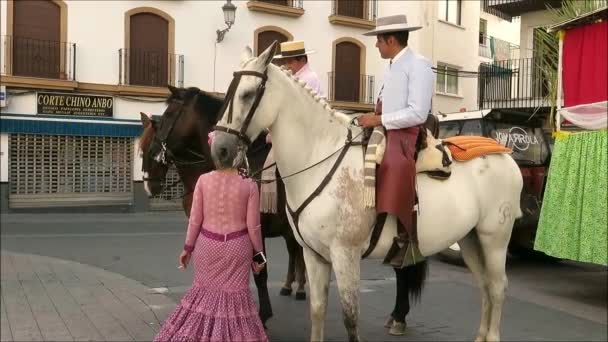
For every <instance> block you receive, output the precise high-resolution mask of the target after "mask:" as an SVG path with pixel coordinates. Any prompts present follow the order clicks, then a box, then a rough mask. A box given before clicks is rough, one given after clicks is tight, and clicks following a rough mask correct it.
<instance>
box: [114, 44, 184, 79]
mask: <svg viewBox="0 0 608 342" xmlns="http://www.w3.org/2000/svg"><path fill="white" fill-rule="evenodd" d="M118 63H119V64H118V66H119V73H118V77H119V81H118V84H120V85H136V86H146V87H166V86H167V85H168V84H170V85H172V86H176V87H183V85H184V55H177V54H172V53H166V52H164V51H148V50H139V49H120V50H118Z"/></svg>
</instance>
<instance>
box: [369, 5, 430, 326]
mask: <svg viewBox="0 0 608 342" xmlns="http://www.w3.org/2000/svg"><path fill="white" fill-rule="evenodd" d="M420 28H421V27H420V26H410V25H409V24H408V22H407V18H406V16H405V15H393V16H388V17H383V18H378V19H377V21H376V28H375V29H374V30H372V31H369V32H366V33H364V35H367V36H376V39H377V40H376V47H377V48H378V50H379V52H380V55H381V57H382V58H383V59H389V60H390V63H389V66H388V69H387V71H386V73H385V75H384V82H383V85H382V87H381V90H380V93H379V95H378V102H377V105H376V112H375V113H367V114H364V115H361V116H360V117H359V118H358V122H359V124H360V125H361V126H363V127H366V128H372V127H375V126H380V125H382V126H384V128H386V138H387V144H386V151H385V154H384V158H383V161H382V164H381V165H380V166H379V167H378V178H377V184H376V191H377V195H376V198H377V202H376V210H377V212H378V214H380V215H386V214H391V215H395V216H396V217H397V218H398V220H397V221H398V225H399V228H398V237H396V238H395V241H394V243H393V247H392V248H391V250H390V251H389V254H388V255H387V256H386V258H385V260H384V263H385V264H390V265H391V266H393V267H394V268H395V272H396V274H397V303H396V304H395V310H394V311H393V313H392V314H391V317H389V320H388V321H387V324H386V326H387V327H390V328H391V329H390V331H389V333H390V334H392V335H403V334H404V333H405V327H406V325H405V316H406V315H407V313H408V312H409V301H408V293H407V292H408V291H409V290H408V285H407V283H408V282H409V281H410V279H404V277H407V276H406V275H405V274H406V272H407V271H406V268H407V266H412V265H414V264H416V263H419V262H420V261H423V260H424V258H423V257H422V255H421V254H420V251H419V249H418V241H417V236H416V229H415V228H416V221H415V219H416V215H417V213H416V212H414V211H413V210H414V206H415V204H416V163H415V152H416V140H417V138H418V132H419V130H420V129H423V127H422V126H423V125H424V123H425V122H426V119H427V117H428V114H429V112H430V109H431V99H432V96H433V90H434V84H435V75H434V73H433V70H432V68H431V67H432V64H431V62H430V61H429V60H428V59H426V58H425V57H423V56H421V55H419V54H418V53H416V52H414V51H413V50H412V49H411V48H409V47H408V46H407V41H408V38H409V32H410V31H415V30H418V29H420ZM412 256H414V257H412ZM404 291H405V292H404ZM404 293H405V295H404Z"/></svg>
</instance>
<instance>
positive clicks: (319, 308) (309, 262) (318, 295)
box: [304, 248, 331, 341]
mask: <svg viewBox="0 0 608 342" xmlns="http://www.w3.org/2000/svg"><path fill="white" fill-rule="evenodd" d="M304 259H305V260H306V266H307V267H306V272H307V273H308V280H309V281H310V320H311V323H312V327H311V329H310V340H311V341H323V334H324V328H325V311H326V310H327V300H328V298H327V297H328V292H329V280H330V275H331V265H330V264H327V263H325V261H324V260H322V259H321V258H320V257H319V256H317V255H316V254H315V252H313V251H312V250H310V249H308V248H306V249H304Z"/></svg>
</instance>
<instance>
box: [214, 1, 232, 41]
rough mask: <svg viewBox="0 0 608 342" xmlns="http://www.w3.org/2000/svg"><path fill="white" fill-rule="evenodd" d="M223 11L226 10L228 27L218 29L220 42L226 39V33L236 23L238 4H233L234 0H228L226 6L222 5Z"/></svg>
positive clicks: (225, 18) (225, 20)
mask: <svg viewBox="0 0 608 342" xmlns="http://www.w3.org/2000/svg"><path fill="white" fill-rule="evenodd" d="M222 11H223V12H224V22H225V23H226V26H227V27H226V28H225V29H223V30H217V31H216V33H217V40H216V42H217V43H220V42H221V41H222V40H224V35H226V32H228V31H229V30H230V28H231V27H232V25H233V24H234V17H235V13H236V6H235V5H234V4H232V0H226V3H225V4H224V6H222Z"/></svg>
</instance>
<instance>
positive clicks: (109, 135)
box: [0, 0, 511, 211]
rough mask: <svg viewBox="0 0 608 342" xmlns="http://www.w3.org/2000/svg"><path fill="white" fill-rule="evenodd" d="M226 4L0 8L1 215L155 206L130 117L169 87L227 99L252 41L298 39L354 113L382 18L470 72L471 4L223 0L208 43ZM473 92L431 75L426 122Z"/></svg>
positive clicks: (176, 0) (376, 81)
mask: <svg viewBox="0 0 608 342" xmlns="http://www.w3.org/2000/svg"><path fill="white" fill-rule="evenodd" d="M225 3H226V1H225V0H220V1H181V0H166V1H158V0H150V1H69V0H65V1H62V0H40V1H24V0H1V1H0V12H1V17H0V34H1V36H2V42H1V43H2V45H1V46H2V52H1V53H0V59H1V61H0V66H1V68H2V69H1V70H0V71H1V76H2V79H1V85H2V86H4V87H5V90H6V103H5V104H4V105H3V107H2V108H1V110H2V111H1V115H0V120H1V125H0V128H1V130H0V152H1V153H0V165H1V167H0V190H2V191H1V194H0V205H1V207H2V209H6V210H30V209H32V208H43V209H44V208H46V209H48V208H66V207H67V208H91V207H92V208H94V209H95V210H97V209H99V210H102V209H100V208H103V210H119V211H139V210H147V209H148V208H150V206H151V201H150V200H148V199H147V197H146V196H145V195H144V191H143V186H142V183H141V181H142V173H141V160H140V157H139V151H138V148H137V137H138V135H139V134H140V133H141V123H140V122H139V113H140V112H145V113H150V114H157V115H160V114H162V112H163V111H164V109H165V104H164V100H165V98H166V96H167V95H168V90H167V88H166V85H167V84H171V85H174V86H178V87H182V86H183V87H190V86H196V87H198V88H200V89H202V90H204V91H208V92H216V93H224V92H225V90H226V89H227V87H228V85H229V83H230V81H231V79H232V72H233V71H234V70H235V69H237V68H238V62H239V56H240V52H241V51H242V49H243V48H244V47H245V46H247V45H248V46H250V47H252V48H253V49H254V53H256V54H257V53H259V52H261V51H260V50H262V49H263V48H264V47H265V46H268V44H269V43H270V42H271V41H273V40H275V39H277V40H303V41H305V43H306V48H307V49H313V50H316V51H317V53H316V54H313V55H310V56H309V62H310V64H311V67H312V69H313V70H314V71H316V72H317V74H318V75H319V77H320V80H321V84H322V88H323V92H324V93H325V94H326V95H327V96H328V98H329V100H330V101H331V103H332V104H333V105H334V106H335V107H337V108H341V109H344V110H351V111H358V112H366V111H371V110H373V107H374V101H375V96H376V93H377V91H378V90H379V88H380V87H379V85H380V84H381V82H382V74H383V72H384V70H385V68H386V65H387V61H385V60H382V59H381V58H380V57H379V54H378V51H377V49H376V48H375V38H374V37H365V36H363V35H362V33H363V32H365V31H367V30H369V29H371V28H373V27H374V20H375V18H376V17H377V16H386V15H393V14H406V15H407V17H408V20H409V21H410V22H411V23H412V24H413V25H420V26H422V27H423V28H422V29H421V30H419V31H416V32H414V33H412V34H411V35H410V44H409V45H410V47H411V48H413V49H415V50H417V51H419V52H420V53H421V54H423V55H425V56H426V57H428V58H429V59H431V60H432V61H433V64H434V65H435V66H438V68H439V70H448V69H450V70H451V69H454V70H466V71H475V70H477V68H478V66H479V61H480V57H479V23H480V17H481V16H483V15H485V14H483V12H482V10H481V6H480V5H479V3H478V2H473V1H457V0H449V1H447V0H442V1H377V0H361V1H342V0H327V1H305V0H266V1H261V0H260V1H254V0H251V1H232V3H233V4H234V5H236V7H237V9H236V19H235V23H234V24H233V25H232V26H231V28H230V30H229V31H228V32H227V33H226V34H225V36H224V39H223V40H222V41H221V42H216V39H217V34H216V31H217V30H222V29H224V28H225V27H226V25H225V23H224V15H223V13H222V9H221V8H222V6H223V5H224V4H225ZM501 20H502V19H501ZM496 21H497V22H499V20H496ZM509 24H511V23H509ZM509 24H504V23H500V25H506V26H505V27H510V26H509ZM488 27H490V26H488ZM500 32H502V30H501V31H500ZM442 68H443V69H442ZM476 82H477V81H476V79H473V78H471V79H463V78H458V77H451V76H449V73H448V75H446V73H445V72H443V73H440V74H438V82H437V89H436V95H435V96H434V99H433V112H454V111H458V110H461V109H465V110H472V109H475V108H476V104H477V83H476ZM70 104H71V105H73V106H71V107H70ZM75 104H78V106H75ZM76 107H78V110H76V109H74V108H76ZM152 202H153V201H152Z"/></svg>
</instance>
